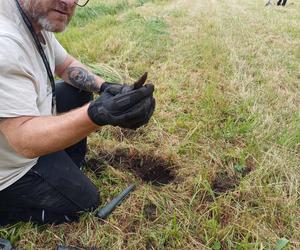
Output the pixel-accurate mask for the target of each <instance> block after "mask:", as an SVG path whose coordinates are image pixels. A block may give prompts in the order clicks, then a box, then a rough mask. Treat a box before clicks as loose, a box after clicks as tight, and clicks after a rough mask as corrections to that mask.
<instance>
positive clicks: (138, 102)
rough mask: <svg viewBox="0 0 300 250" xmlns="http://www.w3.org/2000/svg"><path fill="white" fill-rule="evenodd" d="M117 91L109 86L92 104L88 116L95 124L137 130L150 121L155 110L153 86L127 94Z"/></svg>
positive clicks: (149, 85)
mask: <svg viewBox="0 0 300 250" xmlns="http://www.w3.org/2000/svg"><path fill="white" fill-rule="evenodd" d="M115 91H116V89H115V88H114V86H108V87H107V88H106V89H105V90H104V92H103V93H102V94H101V96H100V97H99V98H98V99H96V100H95V101H93V102H91V103H90V106H89V108H88V115H89V117H90V118H91V120H92V121H93V122H94V123H96V124H98V125H100V126H102V125H112V126H120V127H123V128H131V129H136V128H138V127H140V126H142V125H144V124H146V123H147V122H148V121H149V119H150V118H151V116H152V114H153V112H154V109H155V100H154V98H153V91H154V86H153V85H152V84H147V85H145V86H143V87H141V88H139V89H136V90H130V91H126V92H125V93H117V94H116V93H115Z"/></svg>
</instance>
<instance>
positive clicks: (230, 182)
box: [211, 172, 239, 193]
mask: <svg viewBox="0 0 300 250" xmlns="http://www.w3.org/2000/svg"><path fill="white" fill-rule="evenodd" d="M238 184H239V178H237V176H235V175H234V176H229V175H228V174H226V173H222V172H221V173H218V174H217V175H216V177H215V179H214V180H213V182H212V184H211V188H212V190H213V191H214V192H215V193H225V192H227V191H230V190H233V189H234V188H235V187H236V186H237V185H238Z"/></svg>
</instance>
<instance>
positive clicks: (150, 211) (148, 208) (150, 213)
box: [143, 203, 157, 221]
mask: <svg viewBox="0 0 300 250" xmlns="http://www.w3.org/2000/svg"><path fill="white" fill-rule="evenodd" d="M143 212H144V215H145V217H146V218H147V219H148V220H150V221H153V220H155V219H156V218H157V215H156V213H157V207H156V206H155V205H154V204H153V203H149V204H146V205H145V206H144V210H143Z"/></svg>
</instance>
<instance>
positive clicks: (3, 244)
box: [0, 239, 13, 250]
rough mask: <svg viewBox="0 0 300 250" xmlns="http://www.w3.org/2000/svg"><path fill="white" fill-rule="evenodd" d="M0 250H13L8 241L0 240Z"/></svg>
mask: <svg viewBox="0 0 300 250" xmlns="http://www.w3.org/2000/svg"><path fill="white" fill-rule="evenodd" d="M0 249H1V250H13V248H12V245H11V244H10V242H9V241H8V240H5V239H0Z"/></svg>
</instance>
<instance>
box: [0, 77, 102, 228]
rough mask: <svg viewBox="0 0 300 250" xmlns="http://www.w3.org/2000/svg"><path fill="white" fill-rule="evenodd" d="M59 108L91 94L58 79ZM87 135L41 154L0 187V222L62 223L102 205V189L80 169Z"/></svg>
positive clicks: (69, 106) (62, 109)
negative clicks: (50, 152) (62, 147)
mask: <svg viewBox="0 0 300 250" xmlns="http://www.w3.org/2000/svg"><path fill="white" fill-rule="evenodd" d="M56 95H57V111H58V113H62V112H66V111H69V110H71V109H74V108H76V107H80V106H82V105H84V104H85V103H87V102H89V101H90V100H91V98H92V95H91V94H90V93H87V92H83V91H81V92H80V91H79V90H77V89H76V88H74V87H72V86H70V85H68V84H65V83H63V82H59V83H57V84H56ZM86 148H87V145H86V139H84V140H82V141H81V142H79V143H77V144H75V145H73V146H71V147H70V148H67V149H66V150H65V151H60V152H55V153H52V154H49V155H46V156H42V157H40V158H39V160H38V162H37V164H36V165H35V166H34V167H33V168H32V169H31V170H29V172H27V173H26V174H25V176H23V177H22V178H21V179H19V180H18V181H17V182H15V183H14V184H12V185H11V186H9V187H8V188H6V189H4V190H2V191H0V225H6V224H13V223H16V222H19V221H31V222H34V223H38V224H45V223H56V224H58V223H63V222H69V221H74V220H77V219H78V218H79V214H80V212H82V211H91V210H93V209H95V208H96V207H97V206H98V205H99V193H98V190H97V188H96V187H95V186H94V185H93V184H92V183H91V181H90V180H89V179H88V178H87V177H86V176H85V175H84V174H83V173H82V172H81V170H80V169H79V167H80V165H81V164H82V162H83V161H84V157H85V154H86Z"/></svg>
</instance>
